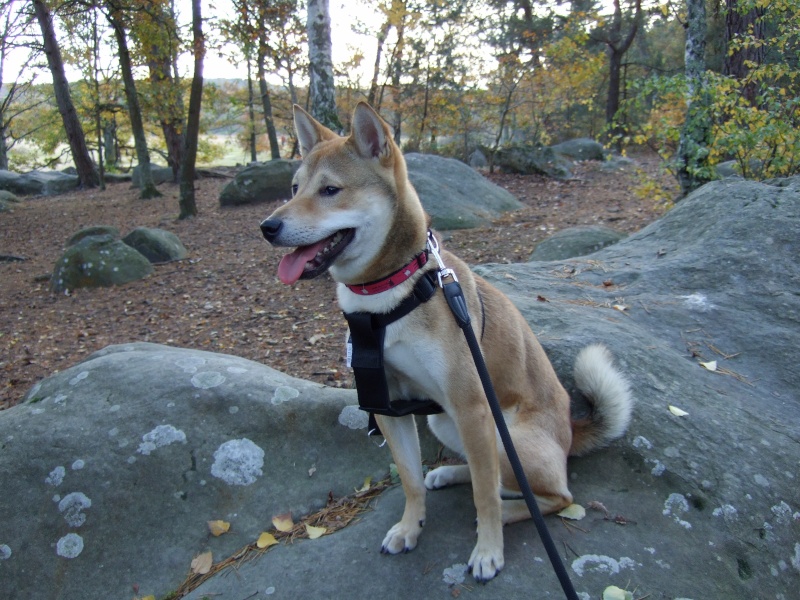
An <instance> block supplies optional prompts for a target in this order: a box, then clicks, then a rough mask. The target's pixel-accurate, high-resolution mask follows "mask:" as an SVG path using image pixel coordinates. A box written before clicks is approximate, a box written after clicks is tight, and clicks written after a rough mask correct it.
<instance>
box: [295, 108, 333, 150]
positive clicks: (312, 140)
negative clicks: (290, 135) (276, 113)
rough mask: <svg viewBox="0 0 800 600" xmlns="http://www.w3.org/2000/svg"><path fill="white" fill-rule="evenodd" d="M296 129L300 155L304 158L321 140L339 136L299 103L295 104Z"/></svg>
mask: <svg viewBox="0 0 800 600" xmlns="http://www.w3.org/2000/svg"><path fill="white" fill-rule="evenodd" d="M294 130H295V132H296V133H297V142H298V143H299V144H300V155H301V156H302V157H303V158H305V157H306V156H308V153H309V152H311V150H312V149H313V148H314V146H316V145H317V144H319V143H320V142H322V141H325V140H333V139H336V138H337V137H339V136H338V135H336V134H335V133H334V132H332V131H331V130H330V129H328V128H327V127H325V126H324V125H322V124H321V123H319V122H318V121H317V120H316V119H314V117H312V116H311V115H310V114H308V113H307V112H306V111H305V110H303V109H302V108H301V107H299V106H298V105H297V104H295V105H294Z"/></svg>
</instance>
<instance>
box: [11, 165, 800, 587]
mask: <svg viewBox="0 0 800 600" xmlns="http://www.w3.org/2000/svg"><path fill="white" fill-rule="evenodd" d="M798 207H800V178H794V179H790V180H781V181H775V182H771V183H769V184H763V183H753V182H748V181H741V180H735V179H731V180H722V181H717V182H713V183H710V184H708V185H706V186H704V187H702V188H700V189H699V190H697V191H696V192H694V193H693V194H691V195H689V196H688V197H687V198H685V199H684V200H682V201H681V202H680V203H678V204H677V206H676V207H675V208H674V209H673V210H672V211H670V212H669V213H667V215H665V216H664V217H663V218H662V219H660V220H659V221H657V222H655V223H653V224H651V225H649V226H648V227H646V228H645V229H643V230H642V231H640V232H638V233H636V234H633V235H631V236H630V237H628V238H626V239H624V240H622V241H620V242H619V243H617V244H614V245H612V246H609V247H607V248H604V249H603V250H600V251H599V252H596V253H594V254H593V255H592V256H591V259H590V260H588V259H581V258H575V259H570V260H565V261H561V262H549V263H540V262H534V263H524V264H516V265H486V266H482V267H478V268H476V271H478V272H479V273H480V274H481V275H483V276H484V277H486V278H487V279H488V280H490V281H491V282H493V283H494V284H495V285H497V286H498V287H500V288H501V289H502V290H504V291H505V292H506V293H507V294H508V295H509V296H510V298H511V299H512V300H513V301H514V302H515V303H516V304H517V306H519V308H520V310H521V311H522V313H523V315H524V316H525V318H526V319H527V320H528V321H529V322H530V323H531V325H532V327H533V329H534V331H536V333H537V335H538V336H539V340H540V341H541V342H542V344H543V346H544V348H545V350H546V351H547V353H548V355H549V356H550V358H551V360H552V362H553V364H554V366H555V368H556V371H557V372H558V374H559V376H560V377H561V379H562V381H564V383H565V385H566V386H567V387H568V389H571V388H572V387H573V381H572V375H571V366H572V363H573V361H574V358H575V356H576V355H577V353H578V351H579V349H580V348H581V347H583V346H584V345H586V344H588V343H592V342H597V341H602V342H603V343H605V344H606V345H607V346H608V347H609V348H610V350H611V352H612V353H613V354H614V356H615V358H616V361H617V363H618V365H619V366H620V368H621V369H622V370H623V371H624V372H625V373H626V374H627V376H628V378H629V379H630V382H631V386H632V389H633V391H634V395H635V396H636V399H637V405H636V408H635V410H634V416H633V420H632V422H631V425H630V428H629V430H628V432H627V433H626V434H625V436H624V437H623V438H622V439H620V440H619V441H617V442H615V443H614V444H612V445H611V446H610V447H609V448H607V449H605V450H602V451H599V452H596V453H593V454H591V455H589V456H586V457H581V458H576V459H570V461H569V463H568V471H569V474H570V487H571V490H572V492H573V494H574V495H575V502H576V503H578V504H581V505H582V506H584V507H586V508H587V516H586V517H585V518H584V519H583V520H581V521H580V522H578V523H574V522H572V523H571V524H570V525H569V526H568V525H566V524H565V523H564V522H563V521H562V520H560V519H559V518H557V517H548V518H547V519H546V520H547V522H548V524H549V526H550V531H551V533H552V535H553V537H554V541H555V544H556V547H557V548H558V549H559V553H560V554H561V556H562V557H563V558H564V559H565V562H566V567H567V572H568V573H569V575H570V577H571V578H572V581H573V583H574V585H575V588H576V590H577V592H578V593H579V597H580V598H582V599H588V598H600V597H602V596H603V590H605V588H606V587H608V586H611V585H615V586H618V587H620V588H625V589H627V590H629V591H634V590H635V596H636V597H651V598H697V599H699V598H791V597H794V596H795V595H796V590H797V587H798V585H800V542H798V527H800V496H799V495H798V492H797V476H798V475H797V467H798V464H800V445H798V439H800V401H799V400H798V397H797V390H798V389H800V372H798V370H797V365H798V364H800V327H799V325H800V295H798V293H797V290H798V289H800V266H799V265H798V263H797V260H796V257H797V256H798V255H799V254H800V236H798V235H797V232H798V230H799V229H800V211H798ZM331 293H332V294H333V290H331ZM453 343H460V342H459V341H456V340H454V341H453ZM464 368H465V369H466V368H468V366H467V365H465V366H464ZM354 403H355V393H354V392H353V391H352V390H334V389H329V388H325V387H323V386H319V385H316V384H312V383H307V382H302V381H299V380H296V379H292V378H290V377H287V376H285V375H282V374H280V373H277V372H275V371H272V370H271V369H268V368H267V367H264V366H261V365H257V364H255V363H251V362H249V361H245V360H243V359H237V358H235V357H230V356H224V355H215V354H208V353H204V352H197V351H190V350H178V349H173V348H167V347H163V346H153V345H149V344H132V345H125V346H118V347H111V348H109V349H107V350H105V351H103V352H100V353H98V354H95V355H94V356H92V357H90V359H89V360H87V361H85V362H83V363H80V364H77V365H76V366H74V367H72V368H70V369H67V370H65V371H63V372H61V373H57V374H55V375H53V376H51V377H49V378H47V379H46V380H44V381H42V382H41V383H40V384H38V385H37V386H35V387H34V388H33V389H32V390H31V391H30V392H29V394H28V395H27V396H26V398H25V401H24V402H23V403H22V404H20V405H18V406H16V407H14V408H11V409H8V410H6V411H2V412H0V444H2V452H0V473H2V485H3V502H2V503H0V522H2V523H3V526H2V527H0V569H2V577H0V597H4V598H9V599H12V600H15V599H17V598H20V599H21V598H30V597H36V598H73V597H77V598H101V597H102V598H106V597H112V598H118V597H129V596H131V594H132V588H133V586H134V585H135V586H136V589H135V593H136V595H140V596H146V595H149V594H153V595H156V596H157V597H163V596H165V595H167V594H169V593H170V592H173V591H174V590H175V589H176V587H177V586H178V585H179V584H180V582H181V581H183V579H184V577H185V575H186V572H187V569H188V565H189V561H190V560H191V559H192V557H194V556H196V555H197V554H200V553H201V552H204V551H206V550H211V551H212V552H213V558H214V563H215V565H219V564H220V562H221V561H223V560H225V559H228V558H230V557H232V556H234V555H235V556H238V557H239V559H238V560H232V561H231V566H230V567H227V568H220V569H219V571H218V572H216V574H215V575H214V576H213V577H210V578H208V579H207V580H205V581H203V582H202V583H200V580H199V579H197V580H196V581H197V584H198V586H197V587H196V589H194V591H192V592H191V593H189V594H188V595H187V596H185V597H186V598H188V599H191V600H200V599H202V598H246V597H256V596H260V597H263V596H265V595H272V594H275V595H276V597H277V596H282V597H288V598H310V597H337V598H338V597H341V598H368V597H370V598H371V597H379V596H381V595H383V596H385V595H386V590H387V589H389V590H391V589H397V590H402V593H401V594H400V595H402V597H409V598H428V597H436V596H441V597H446V596H448V595H455V592H459V593H460V594H463V593H466V592H468V595H469V597H470V598H475V599H479V600H480V599H490V598H506V597H508V598H515V597H519V596H520V593H521V592H520V590H522V591H523V593H524V594H525V595H530V591H531V590H535V593H534V596H536V597H552V598H556V597H561V596H562V594H561V592H560V590H559V586H558V583H557V581H556V578H555V576H554V575H553V573H552V571H551V569H550V566H549V564H548V562H547V557H546V554H545V551H544V549H543V547H542V544H541V542H540V540H539V537H538V536H537V534H536V532H535V528H534V527H533V525H532V524H531V523H529V522H525V523H519V524H515V525H512V526H509V527H506V528H504V538H505V559H506V566H505V568H504V569H503V572H502V573H501V574H500V575H499V576H498V577H497V578H496V579H495V580H493V581H491V582H490V583H488V584H487V585H485V586H475V585H473V584H472V582H471V579H470V576H469V575H468V574H467V573H466V572H465V571H466V566H465V563H466V561H467V559H468V557H469V553H470V551H471V549H472V545H473V544H474V539H475V538H474V531H475V530H474V517H475V509H474V505H473V502H472V497H471V490H470V486H460V487H453V488H449V489H445V490H441V491H437V492H432V493H429V494H428V509H427V518H426V523H425V531H424V533H423V537H422V538H421V540H420V544H419V546H418V547H417V548H416V549H415V550H414V551H413V552H410V553H408V554H406V555H401V556H385V555H382V554H381V553H380V542H381V540H382V539H383V535H384V533H385V531H386V530H387V529H388V527H390V526H391V525H392V524H393V523H394V522H395V521H396V520H397V519H398V518H399V516H400V514H401V513H402V490H401V489H400V488H399V487H394V488H392V489H390V490H388V491H387V492H384V493H383V495H382V496H381V497H380V499H379V501H378V502H377V503H376V504H374V505H373V510H371V511H369V512H366V513H364V514H362V515H360V517H359V519H358V520H357V521H356V522H355V523H354V524H351V525H349V526H348V527H346V528H344V529H342V530H340V531H337V532H335V533H332V534H331V535H326V536H323V537H321V538H319V539H316V540H309V539H301V540H297V541H295V542H294V543H291V544H286V543H284V544H280V545H278V546H274V547H273V548H272V549H271V550H270V551H269V552H268V553H266V554H264V555H263V556H259V555H258V554H256V553H254V552H252V551H244V550H243V551H242V552H241V553H240V552H239V550H240V549H243V548H245V546H247V545H250V544H252V542H253V541H254V540H255V539H256V538H257V537H258V534H259V532H260V531H264V530H266V529H269V528H270V522H269V521H270V518H271V517H272V516H273V515H277V514H281V513H284V512H286V511H288V510H291V511H292V514H293V516H294V517H295V519H297V518H299V517H302V516H303V515H305V514H307V513H309V512H312V513H313V512H315V511H316V510H317V509H318V508H320V507H322V506H324V505H325V502H326V499H327V497H328V493H329V491H330V492H331V493H332V496H333V497H338V496H339V495H340V494H344V493H349V492H350V491H351V490H353V489H354V488H358V487H361V485H362V483H363V481H364V478H365V477H368V476H371V475H372V476H377V475H376V473H380V472H381V471H384V470H385V469H386V466H387V465H388V463H389V462H390V461H391V458H390V456H389V453H388V450H387V449H386V448H378V447H377V446H376V445H375V444H374V443H373V441H371V440H369V439H368V438H366V437H365V436H364V429H363V426H364V424H365V422H366V420H365V419H364V415H363V414H361V413H360V411H358V409H357V408H355V407H353V406H352V405H353V404H354ZM348 407H349V408H348ZM350 427H353V429H350ZM423 439H424V440H425V450H424V453H423V456H424V457H431V453H432V450H433V448H432V447H431V446H432V445H431V444H430V438H429V437H428V436H427V435H425V434H424V433H423ZM214 519H222V520H225V521H228V522H230V523H231V529H230V531H229V532H228V533H227V534H225V535H222V536H220V537H213V536H209V534H208V533H207V531H208V530H207V524H206V522H207V521H209V520H214ZM573 525H575V526H573ZM251 559H252V560H251ZM709 564H713V568H709ZM215 568H216V567H215ZM33 574H35V575H33ZM374 574H378V575H377V576H376V575H374ZM462 582H463V584H464V585H463V586H462V585H461V583H462ZM465 586H467V587H465ZM389 595H391V593H390V594H389Z"/></svg>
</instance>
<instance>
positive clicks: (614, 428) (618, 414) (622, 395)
mask: <svg viewBox="0 0 800 600" xmlns="http://www.w3.org/2000/svg"><path fill="white" fill-rule="evenodd" d="M574 375H575V384H576V385H577V387H578V389H579V390H580V392H581V393H582V394H583V395H584V396H585V397H586V400H587V401H588V402H589V406H590V412H589V414H588V415H587V416H585V417H582V418H578V419H576V420H573V422H572V447H571V448H570V452H569V453H570V455H571V456H578V455H581V454H586V453H587V452H590V451H592V450H595V449H597V448H601V447H603V446H605V445H607V444H608V443H610V442H611V441H612V440H615V439H617V438H618V437H620V436H622V434H623V433H625V430H626V429H627V428H628V423H630V420H631V412H632V411H633V397H632V396H631V390H630V385H629V384H628V380H627V379H626V378H625V376H624V375H623V374H622V373H620V372H619V371H618V370H617V368H616V367H615V366H614V363H613V359H612V358H611V353H610V352H609V351H608V349H607V348H606V347H605V346H603V345H602V344H592V345H591V346H586V347H585V348H584V349H583V350H581V351H580V353H579V354H578V358H577V359H576V360H575V368H574Z"/></svg>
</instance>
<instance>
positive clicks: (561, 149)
mask: <svg viewBox="0 0 800 600" xmlns="http://www.w3.org/2000/svg"><path fill="white" fill-rule="evenodd" d="M551 148H553V150H554V151H555V152H557V153H558V154H561V155H563V156H568V157H569V158H571V159H572V160H599V161H603V160H605V158H606V157H605V155H606V151H605V148H603V144H601V143H600V142H598V141H595V140H593V139H592V138H575V139H574V140H566V141H564V142H561V143H560V144H555V145H554V146H551Z"/></svg>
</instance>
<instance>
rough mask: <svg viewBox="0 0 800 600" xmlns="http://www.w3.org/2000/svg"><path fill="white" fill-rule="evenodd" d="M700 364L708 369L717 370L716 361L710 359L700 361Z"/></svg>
mask: <svg viewBox="0 0 800 600" xmlns="http://www.w3.org/2000/svg"><path fill="white" fill-rule="evenodd" d="M700 366H701V367H703V368H704V369H706V370H708V371H716V370H717V361H715V360H710V361H708V362H701V363H700Z"/></svg>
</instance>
